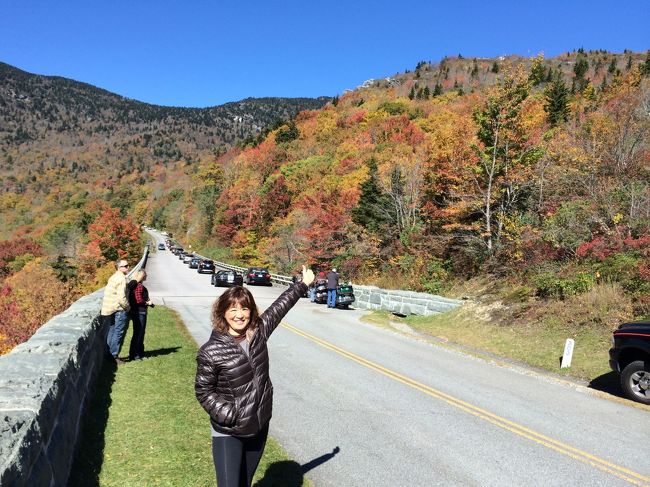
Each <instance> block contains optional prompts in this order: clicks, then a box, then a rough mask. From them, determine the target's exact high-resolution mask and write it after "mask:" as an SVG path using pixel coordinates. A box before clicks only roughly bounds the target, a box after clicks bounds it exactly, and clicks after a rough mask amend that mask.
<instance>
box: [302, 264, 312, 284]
mask: <svg viewBox="0 0 650 487" xmlns="http://www.w3.org/2000/svg"><path fill="white" fill-rule="evenodd" d="M302 282H304V283H305V284H307V286H309V285H310V284H311V283H312V282H314V273H313V272H312V270H311V269H307V267H305V266H302Z"/></svg>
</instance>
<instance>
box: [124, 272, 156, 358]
mask: <svg viewBox="0 0 650 487" xmlns="http://www.w3.org/2000/svg"><path fill="white" fill-rule="evenodd" d="M146 278H147V273H146V272H145V271H144V270H139V271H136V272H135V274H133V280H132V281H131V282H129V284H128V290H129V304H130V305H131V320H132V321H133V336H132V337H131V345H130V346H129V359H130V360H142V359H143V358H144V333H145V331H146V329H147V308H148V307H149V306H151V307H153V303H152V302H151V300H150V299H149V291H148V290H147V288H146V287H144V285H143V284H142V282H143V281H144V280H145V279H146Z"/></svg>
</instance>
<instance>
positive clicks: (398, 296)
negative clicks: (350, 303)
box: [354, 285, 463, 316]
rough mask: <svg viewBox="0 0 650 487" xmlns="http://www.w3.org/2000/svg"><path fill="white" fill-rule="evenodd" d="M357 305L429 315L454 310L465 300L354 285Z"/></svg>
mask: <svg viewBox="0 0 650 487" xmlns="http://www.w3.org/2000/svg"><path fill="white" fill-rule="evenodd" d="M354 296H355V298H356V301H355V303H354V305H355V306H358V307H359V308H364V309H374V310H376V309H383V310H387V311H391V312H393V313H396V314H400V315H404V316H408V315H419V316H428V315H433V314H437V313H444V312H445V311H449V310H452V309H454V308H456V307H458V306H460V305H461V304H463V301H460V300H458V299H450V298H444V297H442V296H436V295H435V294H427V293H417V292H414V291H400V290H391V289H380V288H378V287H374V286H359V285H354Z"/></svg>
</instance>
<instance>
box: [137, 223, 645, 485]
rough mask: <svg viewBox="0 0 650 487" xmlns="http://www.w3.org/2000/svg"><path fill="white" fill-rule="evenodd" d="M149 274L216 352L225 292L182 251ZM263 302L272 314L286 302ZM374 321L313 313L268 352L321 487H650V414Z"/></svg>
mask: <svg viewBox="0 0 650 487" xmlns="http://www.w3.org/2000/svg"><path fill="white" fill-rule="evenodd" d="M155 235H156V238H157V239H158V241H162V239H161V237H160V236H159V235H158V234H155ZM147 272H148V275H149V276H148V279H147V287H148V288H149V292H150V295H151V296H152V297H153V299H154V302H156V303H157V304H164V305H166V306H169V307H171V308H173V309H175V310H177V311H178V312H179V314H180V315H181V317H182V319H183V321H184V322H185V324H186V326H187V328H188V330H189V331H190V333H191V334H192V336H194V338H195V340H196V341H197V343H198V344H202V343H204V342H205V341H206V339H207V338H208V336H209V334H210V320H209V314H210V307H211V305H212V303H213V302H214V300H215V297H216V296H218V295H219V294H220V293H221V292H222V291H223V288H215V287H212V286H211V285H210V275H207V274H205V275H199V274H197V272H196V270H192V269H188V267H187V266H186V265H184V264H183V263H182V262H181V261H180V260H179V259H178V258H176V257H175V256H174V255H173V254H171V252H169V251H158V252H156V253H153V254H152V255H151V256H150V258H149V262H148V264H147ZM250 289H251V291H252V292H253V295H254V296H255V299H256V301H257V303H258V306H259V307H260V309H261V310H263V309H264V308H266V307H267V306H268V305H269V304H271V303H272V302H273V300H274V299H275V297H277V296H278V295H279V294H280V292H281V291H282V290H283V289H284V288H283V287H281V286H273V287H270V288H269V287H256V286H251V287H250ZM364 313H365V311H361V310H349V311H344V310H332V309H327V308H326V307H324V306H323V305H316V304H312V303H310V302H309V300H307V299H302V300H301V301H300V302H299V303H298V304H297V305H296V306H295V307H294V308H293V309H292V310H291V311H290V312H289V314H288V315H287V316H286V317H285V320H284V322H283V324H282V325H281V326H280V327H278V329H277V330H276V332H275V333H274V334H273V335H272V337H271V340H270V341H269V353H270V356H271V359H270V360H271V379H272V381H273V384H274V411H273V419H272V420H271V435H272V436H273V437H275V438H276V439H277V440H278V441H279V442H280V443H281V444H282V445H283V447H284V448H285V449H286V450H287V452H288V453H289V455H290V456H291V457H292V458H293V459H294V460H295V461H296V462H298V463H300V464H301V466H302V468H303V470H304V471H306V473H305V475H306V476H307V477H309V478H310V479H311V480H312V481H313V482H314V484H315V485H317V486H337V487H340V486H391V487H394V486H434V485H441V486H442V485H444V486H455V485H457V486H473V485H477V486H492V485H494V486H499V487H502V486H520V485H521V486H523V485H525V486H537V485H539V486H545V487H548V486H556V485H557V486H583V485H589V486H617V485H621V486H623V485H647V486H650V455H649V454H648V449H647V448H648V445H649V444H650V408H645V407H635V406H633V405H631V404H626V403H625V401H612V400H608V399H607V398H605V397H602V396H601V395H598V394H595V393H593V392H592V391H590V390H588V389H587V388H585V387H583V386H580V385H578V384H574V383H570V382H568V381H563V380H559V379H557V378H554V377H551V376H548V375H543V374H539V373H538V372H534V371H532V370H528V369H524V368H521V367H515V366H504V365H502V364H497V363H491V362H488V361H485V360H482V359H478V358H474V357H471V356H468V355H465V354H462V353H460V352H457V351H453V350H449V349H447V348H444V347H442V346H437V345H433V344H430V343H424V342H422V341H419V340H417V339H415V338H412V337H407V336H403V335H400V334H397V333H393V332H391V331H389V330H385V329H382V328H378V327H374V326H372V325H368V324H365V323H362V322H361V321H360V317H361V316H362V315H363V314H364ZM207 434H209V425H208V422H207V417H206V435H207Z"/></svg>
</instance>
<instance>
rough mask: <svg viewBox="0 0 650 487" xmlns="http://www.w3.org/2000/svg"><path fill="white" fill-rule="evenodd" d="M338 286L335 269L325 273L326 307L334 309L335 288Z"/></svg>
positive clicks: (337, 276)
mask: <svg viewBox="0 0 650 487" xmlns="http://www.w3.org/2000/svg"><path fill="white" fill-rule="evenodd" d="M338 286H339V274H338V272H336V268H334V269H332V270H331V271H329V272H328V273H327V307H328V308H336V288H337V287H338Z"/></svg>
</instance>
